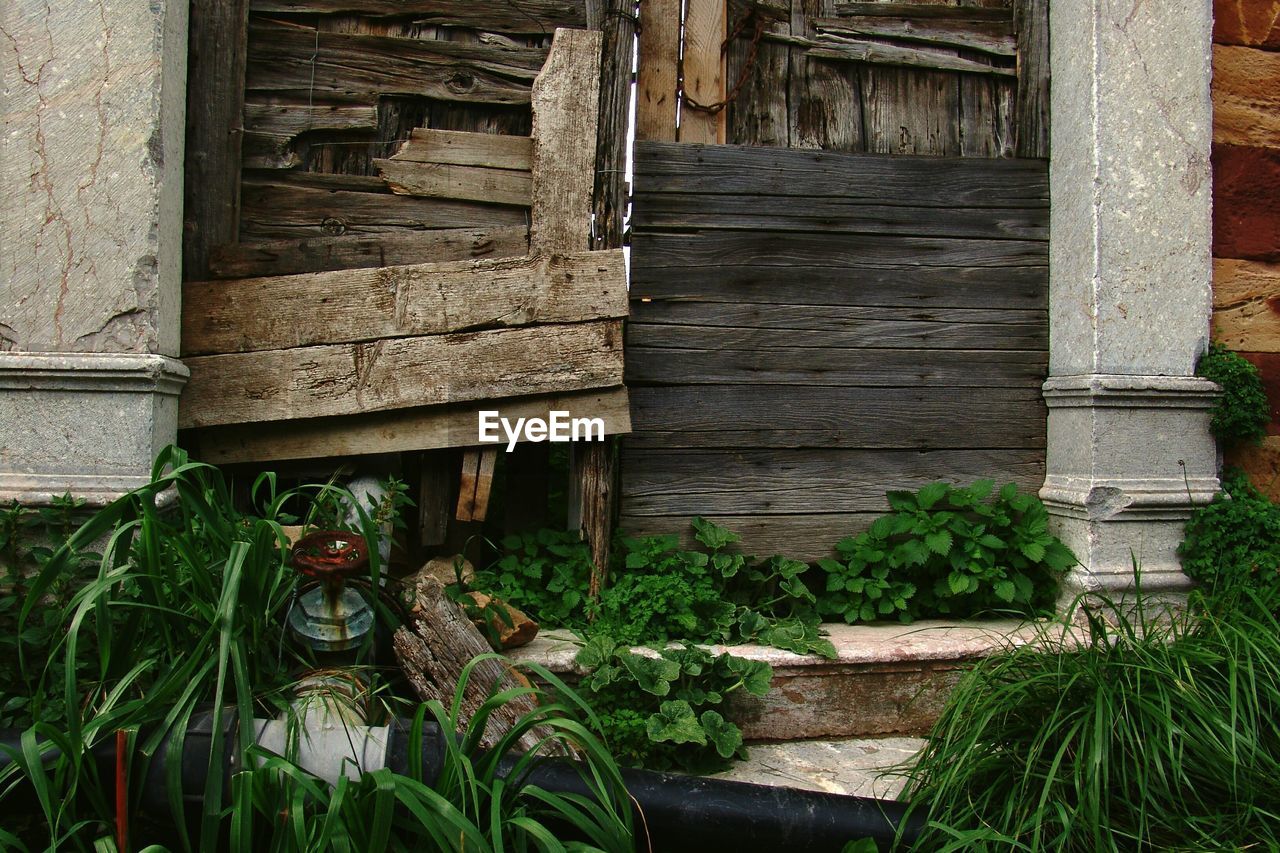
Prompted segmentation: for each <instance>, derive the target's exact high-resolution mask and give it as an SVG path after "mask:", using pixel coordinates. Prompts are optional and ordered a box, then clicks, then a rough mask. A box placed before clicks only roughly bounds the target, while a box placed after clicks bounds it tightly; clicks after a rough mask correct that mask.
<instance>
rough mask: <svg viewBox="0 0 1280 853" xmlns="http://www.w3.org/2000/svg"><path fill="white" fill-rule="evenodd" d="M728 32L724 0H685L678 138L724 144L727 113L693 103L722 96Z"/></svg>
mask: <svg viewBox="0 0 1280 853" xmlns="http://www.w3.org/2000/svg"><path fill="white" fill-rule="evenodd" d="M727 34H728V29H727V20H726V11H725V0H688V8H687V11H686V13H685V22H684V64H683V66H684V79H683V80H682V81H681V83H682V85H683V87H684V94H685V96H686V100H685V101H684V102H683V103H682V104H681V106H680V127H679V129H678V130H677V132H676V136H677V138H678V139H679V140H680V141H681V142H705V143H718V144H721V145H723V144H724V141H725V119H726V116H727V113H726V112H725V110H723V109H721V110H718V111H716V112H714V113H709V112H706V111H705V110H700V109H698V108H697V107H694V106H692V105H691V104H690V103H689V102H688V99H689V98H692V99H693V100H694V101H696V102H697V103H699V104H704V105H711V104H718V103H720V102H721V101H723V100H724V96H725V54H726V52H725V50H724V40H725V36H726V35H727Z"/></svg>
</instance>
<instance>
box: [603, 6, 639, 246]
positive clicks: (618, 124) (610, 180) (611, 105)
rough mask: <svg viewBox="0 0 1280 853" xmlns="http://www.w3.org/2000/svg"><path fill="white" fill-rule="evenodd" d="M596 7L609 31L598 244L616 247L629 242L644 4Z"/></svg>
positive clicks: (605, 38)
mask: <svg viewBox="0 0 1280 853" xmlns="http://www.w3.org/2000/svg"><path fill="white" fill-rule="evenodd" d="M592 6H593V7H594V8H595V9H596V10H597V11H598V13H599V14H598V17H599V21H600V23H599V26H600V27H601V29H602V31H603V32H602V36H603V48H602V50H601V59H600V112H599V115H600V119H599V126H598V128H597V132H596V187H595V196H594V200H593V204H594V207H593V211H594V228H593V229H592V231H593V242H592V248H594V249H614V248H618V247H620V246H621V245H622V243H623V234H622V229H623V218H624V216H625V215H626V211H627V207H628V202H629V199H628V196H629V192H630V187H629V186H628V181H627V165H628V160H629V157H630V151H631V140H630V127H629V125H630V114H631V77H632V73H631V66H632V62H633V47H634V44H635V39H636V21H637V12H638V9H637V4H636V0H592ZM605 7H607V9H606V8H605Z"/></svg>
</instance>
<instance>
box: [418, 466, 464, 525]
mask: <svg viewBox="0 0 1280 853" xmlns="http://www.w3.org/2000/svg"><path fill="white" fill-rule="evenodd" d="M416 455H417V456H418V544H419V545H420V546H421V547H424V548H430V547H434V546H436V545H443V544H444V541H445V537H446V535H447V534H448V532H449V506H450V503H451V502H450V500H449V498H450V497H452V495H453V476H452V474H453V472H454V471H455V470H456V464H455V463H456V456H455V454H454V453H453V451H450V450H434V451H432V450H427V451H423V452H422V453H419V454H416Z"/></svg>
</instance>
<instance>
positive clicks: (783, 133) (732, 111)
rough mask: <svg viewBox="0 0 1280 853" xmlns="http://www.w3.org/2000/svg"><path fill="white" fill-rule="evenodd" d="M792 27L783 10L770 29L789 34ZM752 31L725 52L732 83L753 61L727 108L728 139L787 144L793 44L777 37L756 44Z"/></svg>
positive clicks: (770, 22)
mask: <svg viewBox="0 0 1280 853" xmlns="http://www.w3.org/2000/svg"><path fill="white" fill-rule="evenodd" d="M779 11H781V10H779ZM790 29H791V28H790V23H789V21H788V20H786V16H785V15H784V14H779V15H778V19H777V20H772V19H771V20H770V21H769V23H768V25H767V28H766V31H767V32H769V33H774V34H780V35H784V36H785V35H790ZM751 35H752V32H751V31H748V32H746V33H744V34H743V35H742V36H739V37H738V38H736V39H734V40H733V42H732V43H731V44H730V45H729V49H728V51H727V52H726V56H725V63H726V69H725V79H726V80H728V81H729V85H730V86H733V85H734V84H735V83H736V82H737V81H738V79H739V77H740V76H741V75H742V73H743V69H744V67H745V66H746V65H747V64H748V63H751V67H750V69H749V70H747V78H746V82H745V84H744V85H743V86H742V88H741V90H740V91H739V92H738V95H737V97H735V98H734V100H733V103H731V104H729V106H728V108H727V109H728V111H729V115H728V117H727V122H728V124H727V128H726V139H727V141H729V142H731V143H734V144H739V145H764V146H780V147H785V146H786V145H788V144H790V137H791V131H790V121H789V119H790V115H789V111H788V108H787V86H786V79H787V68H788V66H789V63H790V48H788V47H787V45H785V44H779V43H777V42H774V41H761V42H760V44H759V45H757V46H756V47H755V48H752V46H751V40H750V38H749V36H751ZM753 53H754V59H753V56H752V54H753Z"/></svg>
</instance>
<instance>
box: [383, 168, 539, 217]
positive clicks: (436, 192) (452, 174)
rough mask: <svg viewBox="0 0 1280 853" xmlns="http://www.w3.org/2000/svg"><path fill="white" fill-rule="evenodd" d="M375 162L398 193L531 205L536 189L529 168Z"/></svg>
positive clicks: (489, 202) (393, 189)
mask: <svg viewBox="0 0 1280 853" xmlns="http://www.w3.org/2000/svg"><path fill="white" fill-rule="evenodd" d="M373 165H374V167H375V168H377V170H378V173H379V174H380V175H382V178H383V180H385V181H386V182H387V186H389V187H391V191H392V192H394V193H396V194H398V195H411V196H422V197H425V198H449V199H462V200H466V201H480V202H484V203H485V204H510V205H515V206H517V207H528V206H529V203H530V197H531V195H532V192H533V183H532V177H531V176H530V174H529V173H528V172H521V171H516V170H514V169H490V168H487V167H484V166H453V165H450V164H447V163H444V164H442V163H417V162H413V161H411V160H397V159H395V158H392V159H390V160H380V159H379V160H374V161H373Z"/></svg>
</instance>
